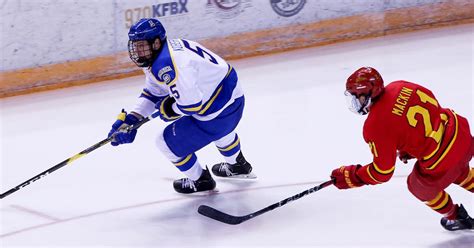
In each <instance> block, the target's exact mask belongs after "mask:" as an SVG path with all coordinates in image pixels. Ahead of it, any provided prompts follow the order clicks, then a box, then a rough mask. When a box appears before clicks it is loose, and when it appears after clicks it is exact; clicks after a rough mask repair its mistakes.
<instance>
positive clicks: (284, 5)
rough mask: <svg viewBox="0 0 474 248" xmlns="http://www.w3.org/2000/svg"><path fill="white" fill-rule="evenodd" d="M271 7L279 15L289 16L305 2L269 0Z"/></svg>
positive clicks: (298, 10)
mask: <svg viewBox="0 0 474 248" xmlns="http://www.w3.org/2000/svg"><path fill="white" fill-rule="evenodd" d="M270 4H271V5H272V9H273V10H274V11H275V12H276V13H277V14H279V15H281V16H284V17H290V16H294V15H296V14H298V13H299V12H300V11H301V10H302V9H303V7H304V5H305V4H306V0H270Z"/></svg>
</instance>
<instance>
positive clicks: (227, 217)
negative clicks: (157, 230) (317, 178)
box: [198, 180, 333, 225]
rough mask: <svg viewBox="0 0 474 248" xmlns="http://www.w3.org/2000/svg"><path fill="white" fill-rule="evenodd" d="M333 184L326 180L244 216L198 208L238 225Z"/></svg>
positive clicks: (199, 211)
mask: <svg viewBox="0 0 474 248" xmlns="http://www.w3.org/2000/svg"><path fill="white" fill-rule="evenodd" d="M332 184H333V181H332V180H330V181H327V182H324V183H322V184H320V185H318V186H315V187H313V188H310V189H307V190H305V191H303V192H301V193H299V194H296V195H294V196H291V197H288V198H286V199H285V200H282V201H280V202H277V203H274V204H272V205H270V206H268V207H266V208H263V209H260V210H258V211H257V212H253V213H251V214H247V215H243V216H234V215H230V214H226V213H224V212H221V211H219V210H217V209H215V208H212V207H209V206H207V205H201V206H199V208H198V213H200V214H202V215H204V216H206V217H209V218H211V219H214V220H217V221H220V222H223V223H226V224H229V225H237V224H240V223H242V222H244V221H247V220H250V219H252V218H255V217H257V216H259V215H261V214H264V213H266V212H268V211H271V210H273V209H275V208H278V207H281V206H283V205H285V204H287V203H289V202H291V201H294V200H297V199H299V198H301V197H303V196H305V195H309V194H311V193H314V192H316V191H318V190H320V189H322V188H325V187H327V186H329V185H332Z"/></svg>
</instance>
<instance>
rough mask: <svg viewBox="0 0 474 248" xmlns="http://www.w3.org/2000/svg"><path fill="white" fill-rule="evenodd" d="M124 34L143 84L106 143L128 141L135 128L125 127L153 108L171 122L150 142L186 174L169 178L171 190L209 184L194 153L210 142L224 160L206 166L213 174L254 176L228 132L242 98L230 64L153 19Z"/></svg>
mask: <svg viewBox="0 0 474 248" xmlns="http://www.w3.org/2000/svg"><path fill="white" fill-rule="evenodd" d="M128 37H129V42H128V51H129V55H130V58H131V59H132V61H133V62H135V64H136V65H137V66H139V67H141V68H142V69H143V72H144V73H145V87H144V89H143V91H142V93H141V95H140V97H139V98H138V101H137V103H136V105H135V107H134V108H133V109H132V111H131V112H130V113H129V114H127V113H125V112H124V113H121V114H120V115H119V118H118V120H117V121H116V122H115V123H114V124H113V125H112V130H110V132H109V137H110V136H111V135H113V136H114V139H113V141H112V145H113V146H117V145H121V144H125V143H132V142H133V141H134V139H135V136H136V134H137V131H136V130H134V131H130V132H126V131H125V128H126V127H128V126H130V125H133V124H135V123H137V122H139V121H140V120H141V119H142V118H144V116H149V115H150V114H152V113H153V112H154V111H156V110H158V111H159V114H160V118H161V119H162V120H164V121H165V122H171V124H170V125H168V126H167V127H166V128H165V129H164V130H163V131H162V132H160V134H159V135H158V137H157V138H156V146H157V147H158V148H159V150H161V152H162V153H163V154H164V155H165V156H166V157H167V158H168V159H169V160H170V161H171V162H172V163H173V164H174V165H175V166H176V167H177V168H178V169H179V170H180V171H181V172H183V173H184V175H185V176H186V177H185V178H182V179H179V180H175V181H174V183H173V187H174V189H175V190H176V191H177V192H179V193H185V194H189V193H195V192H201V191H210V190H214V189H215V187H216V182H215V181H214V179H213V178H212V176H211V173H210V172H209V170H208V169H207V167H206V166H202V165H201V164H200V163H199V160H198V158H197V156H196V151H198V150H200V149H201V148H203V147H204V146H207V145H208V144H210V143H212V142H213V143H214V144H215V145H216V147H217V149H218V150H219V152H220V153H221V154H222V155H223V157H224V160H225V162H222V163H220V164H216V165H214V166H213V167H212V172H213V174H214V175H215V176H218V177H228V178H235V177H240V178H255V175H253V174H252V173H251V171H252V166H251V165H250V163H248V162H247V161H246V159H245V158H244V156H243V155H242V152H241V150H240V139H239V137H238V135H237V134H236V133H235V131H234V130H235V128H236V127H237V124H238V123H239V121H240V119H241V117H242V113H243V109H244V102H245V100H244V94H243V91H242V88H241V85H240V82H239V81H238V78H237V73H236V71H235V70H234V68H233V67H232V66H231V65H229V64H228V63H227V62H226V61H225V60H224V59H222V58H221V57H219V56H218V55H216V54H215V53H213V52H212V51H210V50H209V49H207V48H205V47H204V46H202V45H201V44H199V43H197V42H194V41H191V40H186V39H168V38H167V37H166V31H165V28H164V27H163V25H162V24H161V22H160V21H158V20H156V19H151V18H145V19H141V20H140V21H138V22H137V23H136V24H134V25H133V26H132V27H131V28H130V31H129V33H128Z"/></svg>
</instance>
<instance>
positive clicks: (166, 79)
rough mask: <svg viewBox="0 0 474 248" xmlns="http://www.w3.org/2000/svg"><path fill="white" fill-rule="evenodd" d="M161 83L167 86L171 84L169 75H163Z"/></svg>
mask: <svg viewBox="0 0 474 248" xmlns="http://www.w3.org/2000/svg"><path fill="white" fill-rule="evenodd" d="M163 82H165V84H169V83H170V82H171V76H170V74H168V73H166V74H164V75H163Z"/></svg>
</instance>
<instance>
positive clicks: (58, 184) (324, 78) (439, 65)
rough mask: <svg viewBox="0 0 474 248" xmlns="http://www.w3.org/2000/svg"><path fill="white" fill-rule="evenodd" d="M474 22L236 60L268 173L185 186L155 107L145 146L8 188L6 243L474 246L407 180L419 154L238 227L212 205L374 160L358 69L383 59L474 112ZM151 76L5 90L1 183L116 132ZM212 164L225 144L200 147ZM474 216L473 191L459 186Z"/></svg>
mask: <svg viewBox="0 0 474 248" xmlns="http://www.w3.org/2000/svg"><path fill="white" fill-rule="evenodd" d="M473 27H474V26H473V25H462V26H457V27H450V28H443V29H432V30H428V31H421V32H416V33H409V34H402V35H394V36H389V37H383V38H377V39H366V40H359V41H355V42H348V43H343V44H335V45H330V46H324V47H318V48H309V49H303V50H297V51H292V52H287V53H280V54H275V55H270V56H261V57H254V58H249V59H243V60H237V61H231V63H232V64H233V65H234V67H235V68H236V69H237V71H238V73H239V77H240V80H241V82H242V84H243V87H244V90H245V92H246V109H245V112H244V117H243V119H242V121H241V123H240V125H239V127H238V129H237V131H238V133H239V136H240V138H241V144H242V149H243V152H244V154H245V156H246V158H247V159H248V160H249V161H250V162H251V163H252V165H253V166H254V171H255V173H256V174H257V175H258V177H259V178H258V180H257V181H229V180H220V179H217V183H218V188H219V190H220V192H219V193H218V194H215V195H210V196H182V195H179V194H177V193H175V192H174V191H173V189H172V180H173V179H176V178H180V177H181V174H180V173H179V171H178V170H177V169H176V168H174V166H173V165H172V164H171V163H170V162H168V161H167V160H166V159H165V158H164V157H163V156H162V155H161V154H160V152H159V151H158V150H157V149H156V148H155V146H154V139H155V136H156V134H157V133H158V132H159V131H160V130H161V129H162V128H164V127H165V124H164V123H163V122H161V121H159V120H154V121H152V122H150V123H147V124H146V125H144V126H143V127H141V128H140V130H139V132H138V136H137V139H136V141H135V143H133V144H132V145H124V146H121V147H116V148H115V147H112V146H109V145H108V146H105V147H101V148H99V149H98V150H96V151H93V152H91V153H90V154H88V155H87V156H85V157H82V158H80V159H78V160H76V161H74V162H73V163H72V164H71V165H68V166H66V167H63V168H61V169H59V170H58V171H56V172H54V173H52V174H50V175H49V176H47V177H45V178H42V179H41V180H39V181H37V182H34V183H33V184H31V185H29V186H27V187H25V188H23V189H21V190H19V191H17V192H16V193H14V194H12V195H10V196H8V197H6V198H4V199H2V200H1V205H0V218H1V219H0V247H2V248H6V247H17V246H25V247H39V246H42V247H53V246H56V247H74V246H76V247H105V246H122V247H300V246H307V247H427V248H428V247H429V248H445V247H453V248H454V247H455V248H461V247H471V248H472V247H474V245H473V244H474V235H473V232H468V231H466V232H455V233H451V232H447V231H445V230H443V229H442V228H441V226H440V225H439V219H440V217H441V216H440V215H439V214H438V213H436V212H434V211H432V210H430V209H429V208H428V207H426V206H425V205H424V204H423V203H421V202H419V201H418V200H417V199H415V197H413V196H412V195H411V194H410V192H409V191H408V190H407V188H406V183H405V181H406V175H408V173H410V171H411V167H412V164H411V163H410V164H409V165H404V164H402V163H398V164H397V169H396V171H395V176H394V178H392V180H391V181H389V182H388V183H386V184H383V185H378V186H368V187H363V188H359V189H354V190H347V191H339V190H337V189H336V188H334V187H329V188H325V189H323V190H321V191H318V192H316V193H314V194H311V195H309V196H306V197H304V198H301V199H299V200H297V201H295V202H292V203H290V204H288V205H285V206H283V207H281V208H278V209H276V210H273V211H271V212H268V213H266V214H264V215H261V216H259V217H256V218H255V219H252V220H250V221H248V222H245V223H243V224H240V225H237V226H229V225H226V224H222V223H219V222H216V221H214V220H211V219H208V218H205V217H203V216H201V215H199V214H198V213H197V212H196V211H197V208H198V206H199V205H200V204H208V205H211V206H213V207H216V208H218V209H220V210H223V211H225V212H228V213H230V214H235V215H244V214H248V213H251V212H254V211H257V210H259V209H261V208H264V207H266V206H268V205H270V204H273V203H275V202H278V201H280V200H282V199H285V198H287V197H289V196H291V195H293V194H296V193H299V192H301V191H303V190H306V189H308V188H311V187H313V186H314V185H317V184H319V183H321V182H323V181H325V180H327V179H328V178H329V174H330V172H331V170H332V169H333V168H336V167H339V166H340V165H343V164H356V163H361V164H365V163H368V162H370V160H371V155H370V152H369V149H368V147H367V145H366V144H365V143H364V141H363V139H362V124H363V121H364V117H359V116H356V115H354V114H352V113H351V112H349V111H348V110H347V108H346V105H345V99H344V96H343V91H344V83H345V79H346V78H347V77H348V75H349V74H350V73H352V71H354V70H355V69H357V68H359V67H361V66H366V65H368V66H373V67H375V68H377V69H378V70H379V71H380V72H381V74H382V75H383V77H384V79H385V81H386V82H391V81H394V80H399V79H404V80H408V81H412V82H417V83H420V84H423V85H425V86H427V87H428V88H430V89H431V90H432V91H433V92H435V94H436V96H437V98H438V100H439V101H440V103H441V105H442V106H445V107H450V108H453V109H454V110H456V111H457V112H458V113H459V114H461V115H463V116H465V117H467V118H468V119H469V121H470V122H471V123H474V122H473V95H474V92H473V83H474V81H473V71H474V64H473V49H474V43H473ZM142 82H143V77H142V76H138V77H132V78H126V79H122V80H114V81H113V82H111V81H108V82H104V83H99V84H94V85H90V86H83V87H75V88H69V89H64V90H57V91H52V92H45V93H38V94H33V95H27V96H20V97H13V98H7V99H1V100H0V118H1V119H0V128H1V129H0V131H1V133H0V135H1V136H0V137H1V142H0V162H1V165H0V169H1V171H0V176H1V177H0V190H1V192H5V191H6V190H8V189H10V188H12V187H14V186H16V185H18V184H19V183H21V182H23V181H25V180H27V179H29V178H30V177H32V176H34V175H36V174H39V173H40V172H42V171H44V170H46V169H48V168H50V167H52V166H54V165H55V164H58V163H59V162H61V161H63V160H64V159H66V158H68V157H70V156H72V155H74V154H76V153H78V152H80V151H81V150H83V149H85V148H87V147H89V146H91V145H93V144H95V143H96V142H98V141H100V140H102V139H103V138H105V136H106V134H107V132H108V131H109V128H110V125H111V124H112V122H113V121H114V118H115V117H116V114H117V113H118V112H119V111H120V109H121V108H122V107H128V108H130V107H131V106H132V105H133V104H134V101H135V99H136V97H137V95H138V94H139V93H140V91H141V88H142ZM198 157H199V160H200V161H201V163H202V164H208V165H212V164H214V163H217V162H220V161H221V157H220V154H219V153H218V152H217V150H216V149H215V148H214V147H212V146H209V147H206V148H204V149H202V150H201V151H199V152H198ZM448 192H449V193H450V194H451V196H452V197H453V199H454V201H455V202H456V203H459V202H462V203H463V204H464V205H465V206H466V207H467V209H468V211H469V212H470V213H471V216H472V215H474V204H473V203H474V198H473V196H472V194H470V193H468V192H467V191H464V190H462V189H460V188H459V187H456V186H451V187H450V188H448Z"/></svg>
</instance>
